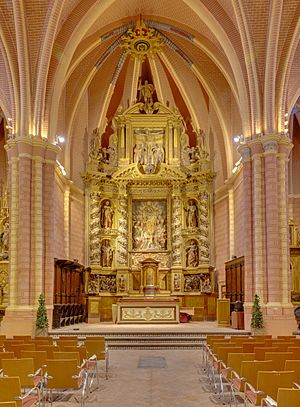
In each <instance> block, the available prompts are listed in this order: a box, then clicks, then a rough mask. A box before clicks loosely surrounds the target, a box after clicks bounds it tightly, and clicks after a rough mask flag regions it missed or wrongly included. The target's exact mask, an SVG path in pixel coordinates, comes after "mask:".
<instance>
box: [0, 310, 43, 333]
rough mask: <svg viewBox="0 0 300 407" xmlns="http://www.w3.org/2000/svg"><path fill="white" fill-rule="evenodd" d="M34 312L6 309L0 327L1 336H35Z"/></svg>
mask: <svg viewBox="0 0 300 407" xmlns="http://www.w3.org/2000/svg"><path fill="white" fill-rule="evenodd" d="M35 321H36V310H33V309H31V310H30V309H27V310H10V309H9V308H6V310H5V316H4V318H3V320H2V322H1V325H0V333H1V335H6V336H7V337H12V336H13V335H31V336H34V335H35Z"/></svg>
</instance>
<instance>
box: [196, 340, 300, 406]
mask: <svg viewBox="0 0 300 407" xmlns="http://www.w3.org/2000/svg"><path fill="white" fill-rule="evenodd" d="M270 345H272V346H270ZM203 356H204V359H203V368H204V370H205V371H206V372H207V375H208V378H209V382H210V383H211V385H212V387H213V390H214V391H215V392H217V393H218V395H219V397H221V398H222V400H223V402H224V403H225V395H224V389H225V387H226V386H229V390H230V392H229V400H230V405H231V403H232V402H234V403H235V405H237V396H238V395H243V398H244V405H245V406H247V405H248V402H251V403H252V404H254V405H277V404H266V403H270V402H271V400H272V403H276V400H277V401H278V400H279V401H280V403H281V405H282V406H288V407H292V406H293V405H294V406H295V407H296V406H297V405H300V390H299V391H298V389H297V390H296V389H292V388H293V387H295V384H294V383H295V382H296V383H300V341H299V339H296V338H295V337H293V336H284V337H283V336H282V337H277V338H276V339H273V338H271V337H270V336H267V337H266V336H265V337H261V336H260V337H257V338H252V337H251V338H242V337H232V338H225V336H224V335H223V336H215V335H214V336H208V337H207V344H206V346H205V348H204V353H203ZM280 387H289V388H290V392H287V391H285V392H283V393H282V392H281V391H280V392H279V390H278V389H279V388H280ZM256 389H258V390H256ZM277 392H278V394H277ZM279 393H280V397H279ZM281 394H284V395H281ZM283 397H285V398H288V399H289V401H288V402H289V403H290V404H283V403H284V402H283ZM291 397H292V398H294V399H295V400H298V401H299V404H297V402H298V401H297V402H296V401H295V403H296V404H291V402H290V398H291ZM262 403H265V404H262ZM278 406H280V404H278Z"/></svg>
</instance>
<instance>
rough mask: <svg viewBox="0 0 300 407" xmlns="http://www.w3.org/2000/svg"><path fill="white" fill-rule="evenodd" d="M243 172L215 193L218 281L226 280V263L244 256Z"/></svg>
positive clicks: (240, 171)
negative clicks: (234, 257)
mask: <svg viewBox="0 0 300 407" xmlns="http://www.w3.org/2000/svg"><path fill="white" fill-rule="evenodd" d="M243 223H244V216H243V172H242V169H240V170H239V173H238V174H237V175H235V176H233V177H232V178H231V180H229V181H227V182H226V184H225V185H224V186H222V187H221V188H219V189H218V190H217V191H216V192H215V202H214V239H215V242H214V243H215V265H216V269H217V272H218V280H219V281H224V280H225V266H224V263H225V262H226V261H229V260H231V259H232V258H233V256H236V257H240V256H243V255H244V224H243Z"/></svg>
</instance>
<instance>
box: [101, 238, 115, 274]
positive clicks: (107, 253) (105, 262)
mask: <svg viewBox="0 0 300 407" xmlns="http://www.w3.org/2000/svg"><path fill="white" fill-rule="evenodd" d="M112 261H113V250H112V248H111V245H110V242H109V240H103V241H102V245H101V266H102V267H111V265H112Z"/></svg>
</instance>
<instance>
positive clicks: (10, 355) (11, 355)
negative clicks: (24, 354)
mask: <svg viewBox="0 0 300 407" xmlns="http://www.w3.org/2000/svg"><path fill="white" fill-rule="evenodd" d="M14 357H15V354H14V352H0V371H1V370H2V360H3V359H14Z"/></svg>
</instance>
